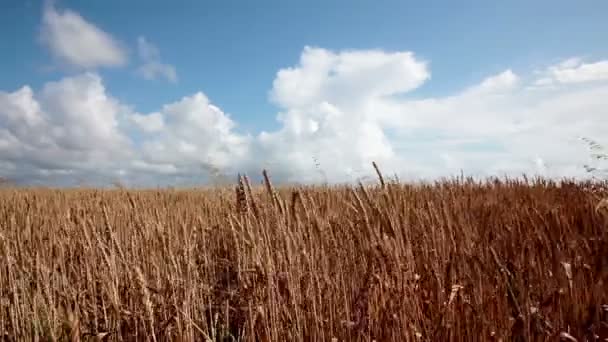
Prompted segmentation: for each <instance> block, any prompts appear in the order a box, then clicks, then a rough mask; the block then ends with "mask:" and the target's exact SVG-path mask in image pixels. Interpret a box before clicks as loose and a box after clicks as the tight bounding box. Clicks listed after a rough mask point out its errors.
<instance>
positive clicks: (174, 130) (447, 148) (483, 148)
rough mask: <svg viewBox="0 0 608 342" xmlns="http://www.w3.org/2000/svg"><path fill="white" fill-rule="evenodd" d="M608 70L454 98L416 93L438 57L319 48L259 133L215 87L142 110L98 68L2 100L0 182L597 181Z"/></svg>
mask: <svg viewBox="0 0 608 342" xmlns="http://www.w3.org/2000/svg"><path fill="white" fill-rule="evenodd" d="M144 50H145V49H144ZM151 51H152V52H150V51H148V52H150V53H151V54H152V55H154V53H155V52H154V50H153V49H152V50H151ZM140 52H142V51H140ZM607 63H608V61H595V62H588V63H585V62H583V61H582V60H576V59H572V60H568V61H565V62H563V63H560V64H557V65H552V66H547V67H546V68H545V69H544V70H537V71H536V72H534V73H531V74H529V75H518V74H517V73H515V72H514V71H512V70H505V71H504V72H501V73H499V74H497V75H489V76H488V77H487V78H485V79H484V80H481V81H480V82H478V83H477V84H472V85H471V86H469V87H467V88H465V89H461V90H460V91H457V92H455V93H453V94H451V95H449V96H442V97H427V98H412V97H411V96H408V93H409V92H412V91H413V90H415V89H417V88H419V87H420V86H422V85H423V84H425V83H426V82H431V71H430V69H429V65H428V63H427V62H426V61H424V60H420V59H419V58H418V57H417V56H416V55H415V54H414V53H412V52H407V51H404V52H387V51H381V50H352V51H349V50H346V51H331V50H327V49H323V48H315V47H306V48H304V50H303V51H302V54H301V56H300V60H299V61H298V63H297V64H295V65H293V66H291V67H289V68H285V69H281V70H279V71H278V72H277V74H276V77H275V80H274V82H273V86H272V89H271V90H270V100H271V101H272V102H273V103H274V104H275V105H276V106H277V107H278V108H279V112H278V113H277V114H276V119H277V120H278V122H279V123H280V128H279V129H278V130H275V131H263V132H259V133H253V132H252V133H243V132H240V131H239V130H238V122H235V121H234V120H233V119H232V118H231V117H230V115H228V114H227V113H225V112H223V111H222V110H221V108H218V107H217V106H215V105H214V104H213V103H212V101H211V100H210V99H209V98H208V97H207V96H206V95H205V94H204V93H202V92H197V93H195V94H191V95H188V96H184V97H183V98H181V99H176V100H175V102H173V103H169V104H166V105H164V106H162V108H159V109H158V110H157V111H154V112H152V113H139V112H137V111H136V109H134V108H131V107H130V106H128V105H127V104H124V103H120V102H119V101H117V100H116V99H114V98H113V97H112V95H111V94H110V93H109V92H108V90H107V89H106V88H105V87H104V85H103V80H102V79H101V77H100V76H99V75H98V74H96V73H91V72H88V73H84V74H80V75H75V76H71V77H66V78H64V79H61V80H59V81H57V82H49V83H47V84H46V85H45V86H44V87H43V88H42V89H40V90H39V91H34V90H33V89H31V88H30V87H29V86H23V87H22V88H21V89H17V90H15V91H12V92H0V175H2V176H4V177H6V178H8V179H12V180H14V181H16V182H19V183H27V184H75V183H77V182H79V181H83V180H84V181H86V182H88V183H89V184H110V183H111V181H113V180H120V181H122V182H123V183H125V184H128V185H137V186H156V185H170V184H173V185H191V184H200V183H204V182H205V181H206V180H207V178H208V177H207V174H206V173H207V171H206V170H209V167H210V166H211V167H213V168H216V169H220V170H223V172H225V173H227V174H230V175H234V174H236V172H246V173H249V174H259V172H260V170H261V169H262V168H267V169H270V171H271V174H272V175H274V177H275V179H276V180H277V181H289V182H293V181H298V182H322V181H330V182H342V181H353V180H356V179H358V178H359V177H363V176H367V175H370V174H372V171H373V170H372V169H371V162H372V161H376V162H378V163H379V164H380V165H381V167H382V169H383V170H384V171H385V172H386V173H389V174H393V173H394V174H397V175H399V176H400V177H401V178H402V179H419V178H427V179H428V178H435V177H441V176H450V175H455V174H459V173H460V172H461V170H462V171H463V172H464V173H465V174H470V175H475V176H491V175H503V174H509V175H515V176H517V175H521V174H522V173H527V174H542V175H545V176H549V177H584V176H585V175H586V172H585V169H584V168H583V165H585V164H588V163H589V153H588V151H587V149H586V147H585V145H584V144H583V143H581V142H580V141H578V140H577V138H578V137H580V136H587V137H591V138H595V139H596V140H599V141H600V142H602V139H605V137H606V133H608V120H606V115H607V113H606V108H608V77H605V76H606V75H604V73H605V65H606V64H607Z"/></svg>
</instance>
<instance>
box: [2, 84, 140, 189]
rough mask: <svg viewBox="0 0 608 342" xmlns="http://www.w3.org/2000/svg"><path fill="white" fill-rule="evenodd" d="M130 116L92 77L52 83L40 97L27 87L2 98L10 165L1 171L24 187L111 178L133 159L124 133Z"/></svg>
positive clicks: (4, 154)
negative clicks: (123, 122) (122, 122)
mask: <svg viewBox="0 0 608 342" xmlns="http://www.w3.org/2000/svg"><path fill="white" fill-rule="evenodd" d="M127 112H128V110H127V109H126V108H125V107H124V106H122V105H120V104H119V103H118V102H117V101H115V100H114V99H112V98H111V97H110V96H108V95H107V94H106V92H105V88H104V86H103V85H102V83H101V79H100V77H99V76H98V75H96V74H91V73H86V74H82V75H79V76H75V77H68V78H64V79H63V80H61V81H59V82H50V83H47V84H46V85H45V86H44V87H43V89H42V90H41V91H40V92H39V93H38V94H35V93H34V91H33V90H32V89H31V88H30V87H28V86H24V87H22V88H21V89H19V90H17V91H15V92H12V93H6V92H0V159H2V160H3V161H5V162H6V163H8V167H7V168H5V169H0V170H1V172H3V173H4V175H5V176H6V177H7V178H9V179H13V180H16V181H23V182H37V181H41V182H53V181H54V180H57V179H58V178H65V177H68V178H69V177H73V175H74V174H80V175H81V176H86V175H90V177H91V178H95V177H99V176H104V177H105V176H108V175H109V174H111V173H112V170H114V169H116V168H119V167H121V160H126V159H127V158H129V157H130V156H131V155H132V151H131V148H130V145H131V142H130V140H129V138H128V137H127V136H125V135H124V134H123V132H122V131H121V129H120V127H119V126H120V122H119V121H120V120H121V117H122V116H124V115H126V113H127ZM57 177H58V178H57Z"/></svg>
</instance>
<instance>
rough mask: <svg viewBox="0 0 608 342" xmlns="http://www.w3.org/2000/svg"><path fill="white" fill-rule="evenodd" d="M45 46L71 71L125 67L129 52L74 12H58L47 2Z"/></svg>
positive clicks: (42, 31)
mask: <svg viewBox="0 0 608 342" xmlns="http://www.w3.org/2000/svg"><path fill="white" fill-rule="evenodd" d="M40 37H41V40H42V42H43V43H44V44H45V45H46V46H47V47H48V48H49V50H50V52H51V54H52V55H53V56H54V57H55V58H56V59H57V60H58V61H59V62H61V63H64V64H66V65H69V66H72V67H78V68H84V69H92V68H96V67H115V66H122V65H124V64H125V63H126V62H127V52H126V50H125V49H124V48H123V46H122V45H121V44H120V43H119V42H118V41H117V40H116V39H114V38H113V37H112V36H111V35H110V34H109V33H107V32H105V31H103V30H101V29H100V28H98V27H97V26H95V25H93V24H92V23H90V22H88V21H86V20H85V19H84V18H83V17H81V16H80V15H79V14H78V13H76V12H73V11H71V10H68V9H65V10H57V9H56V8H55V7H54V5H53V4H52V2H47V3H46V5H45V7H44V13H43V16H42V30H41V32H40Z"/></svg>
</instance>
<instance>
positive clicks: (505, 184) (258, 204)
mask: <svg viewBox="0 0 608 342" xmlns="http://www.w3.org/2000/svg"><path fill="white" fill-rule="evenodd" d="M606 189H607V188H606V187H605V186H604V187H602V186H599V187H598V185H597V184H596V185H594V184H592V183H575V182H562V183H553V182H549V181H545V180H535V181H527V182H524V181H515V180H500V181H499V180H488V181H484V182H475V181H473V180H467V179H454V180H446V181H442V182H437V183H433V184H398V183H393V182H388V181H387V182H386V183H385V184H384V181H382V184H380V182H379V183H378V184H377V185H366V186H353V187H347V186H336V187H330V186H325V187H298V188H282V187H276V188H274V187H273V186H272V185H271V184H270V183H269V182H267V183H266V186H259V187H258V186H254V187H251V186H249V183H248V181H247V180H246V179H244V180H243V181H242V182H241V183H240V185H237V186H236V189H235V188H227V187H226V188H222V189H206V190H203V189H189V190H175V189H174V190H170V189H165V190H125V189H115V190H101V189H72V190H53V189H11V188H6V189H2V190H0V334H1V335H2V336H3V337H4V338H5V339H6V340H24V341H35V340H71V341H78V340H107V341H119V340H152V341H167V340H184V341H186V340H213V341H230V340H243V341H254V340H258V341H311V340H312V341H372V340H376V341H471V340H482V341H492V340H494V341H500V340H502V341H536V340H547V341H555V340H559V339H560V338H561V339H563V340H571V341H573V340H574V339H576V340H578V341H585V340H586V341H593V340H594V338H597V340H598V341H605V339H606V338H608V306H607V305H608V211H606V210H605V209H603V208H601V206H600V207H598V203H599V202H600V199H601V198H602V197H603V196H605V195H606ZM0 339H2V338H1V337H0Z"/></svg>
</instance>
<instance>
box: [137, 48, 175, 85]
mask: <svg viewBox="0 0 608 342" xmlns="http://www.w3.org/2000/svg"><path fill="white" fill-rule="evenodd" d="M137 49H138V52H139V57H140V59H141V60H142V62H143V64H142V65H141V66H140V67H139V68H138V69H137V73H138V74H139V75H140V76H141V77H143V78H144V79H146V80H156V79H159V78H165V79H166V80H167V81H169V82H172V83H176V82H177V72H176V71H175V67H174V66H173V65H171V64H165V63H162V62H161V61H160V51H159V50H158V48H157V47H156V46H154V45H153V44H152V43H150V42H148V41H147V40H146V38H145V37H138V38H137Z"/></svg>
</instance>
